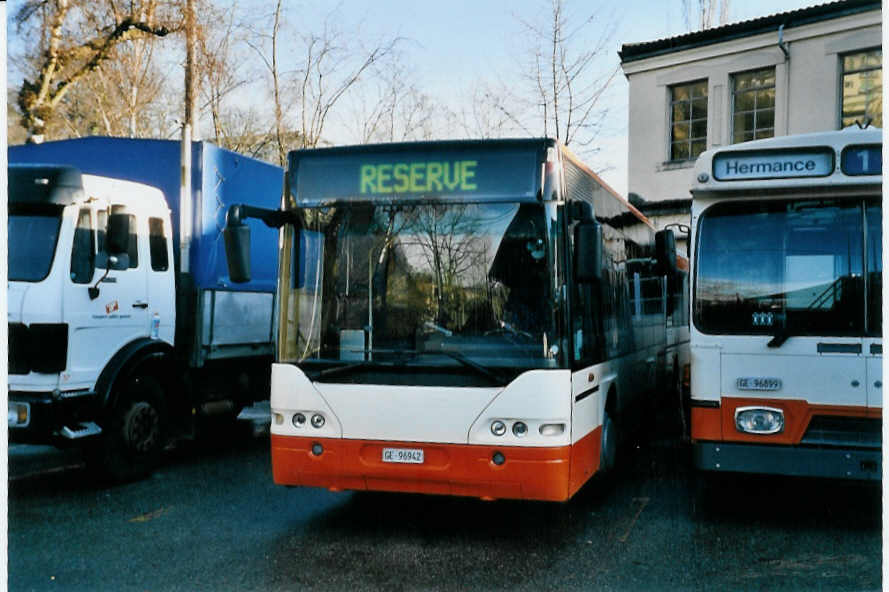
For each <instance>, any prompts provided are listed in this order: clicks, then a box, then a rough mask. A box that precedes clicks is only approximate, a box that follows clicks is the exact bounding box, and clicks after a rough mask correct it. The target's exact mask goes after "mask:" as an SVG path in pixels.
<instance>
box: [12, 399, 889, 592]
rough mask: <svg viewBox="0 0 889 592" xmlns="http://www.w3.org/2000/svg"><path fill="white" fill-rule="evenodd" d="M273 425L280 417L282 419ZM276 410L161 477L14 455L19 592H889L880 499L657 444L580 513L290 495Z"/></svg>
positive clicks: (179, 450)
mask: <svg viewBox="0 0 889 592" xmlns="http://www.w3.org/2000/svg"><path fill="white" fill-rule="evenodd" d="M265 417H267V415H266V416H265ZM266 426H267V424H266V420H265V419H264V418H263V417H262V412H260V413H259V416H258V417H257V418H253V419H251V418H247V419H245V420H244V421H241V422H239V423H238V424H237V426H235V427H234V429H229V430H225V431H223V432H222V433H219V434H216V435H211V436H210V437H208V438H206V439H204V440H202V441H199V442H192V443H186V444H183V445H180V446H178V447H176V448H175V449H173V450H171V451H170V452H169V453H168V454H167V458H166V459H165V462H164V464H163V466H161V467H160V468H159V469H158V470H157V471H156V472H155V473H154V475H153V476H152V477H150V478H149V479H146V480H143V481H139V482H134V483H128V484H123V485H117V486H111V487H108V486H103V485H100V484H97V483H95V482H92V481H90V479H89V476H88V475H89V474H88V473H87V472H86V471H85V470H84V468H83V466H82V464H81V463H80V462H79V461H78V459H77V457H76V455H75V454H73V453H59V452H58V451H55V450H53V449H42V450H39V449H38V448H42V447H29V449H28V450H23V449H16V448H15V447H13V448H11V449H10V458H9V460H10V465H9V468H10V481H9V533H8V545H9V555H8V559H9V572H8V576H9V589H10V590H38V591H40V590H65V591H67V590H75V591H76V590H138V591H165V590H189V591H191V590H348V591H350V592H353V591H356V590H387V591H388V590H394V591H409V590H411V591H412V590H442V591H445V590H483V591H485V590H707V591H709V590H825V591H827V590H829V591H842V590H856V591H857V590H879V589H880V587H881V564H880V562H881V530H880V529H881V495H880V489H879V487H878V486H875V485H873V484H862V483H855V482H842V481H828V480H815V479H789V478H775V477H765V476H735V477H728V478H725V479H723V480H721V481H720V482H717V483H716V484H715V485H713V486H711V487H709V488H706V489H704V490H703V491H702V488H701V487H700V485H699V482H698V479H697V478H696V476H695V473H693V472H692V471H690V470H689V467H688V450H687V448H685V447H684V446H682V445H680V444H678V442H677V441H676V440H675V438H661V437H658V438H655V439H654V440H653V441H644V440H639V441H638V442H637V443H636V444H633V445H631V446H630V447H629V448H628V450H627V451H626V454H625V456H624V458H623V460H624V463H623V465H622V468H621V469H620V470H619V471H618V472H617V473H616V474H615V475H614V477H613V478H612V479H610V480H608V481H604V480H598V479H594V480H593V481H592V482H590V483H589V484H588V485H587V486H585V487H584V488H583V489H582V490H581V491H580V492H579V494H578V495H577V496H576V497H575V498H574V499H573V500H572V501H570V502H569V503H565V504H552V503H543V502H520V501H496V502H483V501H480V500H475V499H465V498H452V497H440V496H422V495H408V494H382V493H367V492H363V493H361V492H359V493H353V492H342V493H332V492H328V491H326V490H319V489H310V488H284V487H279V486H276V485H274V484H273V483H272V478H271V467H270V460H269V452H268V437H267V427H266Z"/></svg>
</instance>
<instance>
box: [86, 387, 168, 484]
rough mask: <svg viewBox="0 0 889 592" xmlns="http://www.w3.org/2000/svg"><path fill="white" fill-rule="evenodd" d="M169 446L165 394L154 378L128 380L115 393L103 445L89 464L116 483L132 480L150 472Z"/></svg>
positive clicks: (95, 449) (92, 454)
mask: <svg viewBox="0 0 889 592" xmlns="http://www.w3.org/2000/svg"><path fill="white" fill-rule="evenodd" d="M165 444H166V411H165V408H164V405H163V392H162V390H161V387H160V384H159V383H158V381H157V380H156V379H155V378H153V377H151V376H136V377H134V378H131V379H129V380H128V381H127V382H125V383H124V384H123V385H122V388H120V389H118V390H117V391H116V396H115V402H114V406H113V407H112V408H111V412H110V415H109V419H108V422H107V429H106V431H105V433H104V434H103V438H102V440H101V442H98V443H97V444H96V445H95V446H94V447H93V448H92V450H90V451H88V454H87V461H88V462H89V461H91V462H90V464H91V465H93V467H94V468H95V469H97V470H98V471H99V472H100V474H102V475H103V476H105V477H107V478H109V479H111V480H113V481H130V480H133V479H139V478H142V477H145V476H147V475H149V474H150V473H151V471H152V470H153V469H154V467H155V466H157V464H158V462H159V461H160V457H161V453H162V452H163V449H164V446H165Z"/></svg>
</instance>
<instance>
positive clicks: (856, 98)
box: [842, 49, 883, 127]
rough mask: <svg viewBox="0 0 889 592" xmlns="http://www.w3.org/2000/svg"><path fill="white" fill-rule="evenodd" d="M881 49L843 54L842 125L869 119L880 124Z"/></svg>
mask: <svg viewBox="0 0 889 592" xmlns="http://www.w3.org/2000/svg"><path fill="white" fill-rule="evenodd" d="M882 63H883V50H882V49H872V50H870V51H862V52H859V53H852V54H848V55H845V56H843V115H842V117H843V127H847V126H850V125H853V124H854V123H855V121H856V120H857V121H861V120H863V119H864V117H865V116H868V117H870V118H871V122H872V123H873V125H874V126H875V127H883V107H882V103H883V68H882Z"/></svg>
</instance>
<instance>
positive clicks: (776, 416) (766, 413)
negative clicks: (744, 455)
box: [735, 407, 784, 434]
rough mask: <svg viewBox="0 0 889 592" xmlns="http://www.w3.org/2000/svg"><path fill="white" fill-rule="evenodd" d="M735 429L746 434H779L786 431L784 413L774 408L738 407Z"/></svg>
mask: <svg viewBox="0 0 889 592" xmlns="http://www.w3.org/2000/svg"><path fill="white" fill-rule="evenodd" d="M735 427H736V428H737V429H738V431H739V432H744V433H746V434H777V433H779V432H781V431H783V430H784V411H782V410H781V409H775V408H774V407H738V408H737V409H735Z"/></svg>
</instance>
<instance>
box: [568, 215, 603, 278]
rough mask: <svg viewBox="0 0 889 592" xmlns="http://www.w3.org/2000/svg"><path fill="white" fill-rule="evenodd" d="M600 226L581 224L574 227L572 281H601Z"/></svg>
mask: <svg viewBox="0 0 889 592" xmlns="http://www.w3.org/2000/svg"><path fill="white" fill-rule="evenodd" d="M602 250H603V242H602V226H601V225H600V224H599V223H598V222H581V223H580V224H578V225H577V226H575V227H574V279H575V280H576V281H578V282H595V281H598V280H600V279H602Z"/></svg>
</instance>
